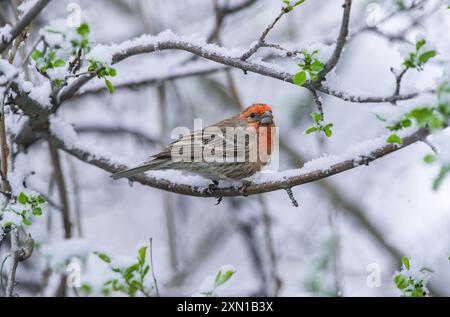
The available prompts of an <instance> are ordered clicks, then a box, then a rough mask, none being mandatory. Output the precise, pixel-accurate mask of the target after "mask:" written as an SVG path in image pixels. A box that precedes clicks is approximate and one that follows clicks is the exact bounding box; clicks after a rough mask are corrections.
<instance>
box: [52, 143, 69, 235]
mask: <svg viewBox="0 0 450 317" xmlns="http://www.w3.org/2000/svg"><path fill="white" fill-rule="evenodd" d="M48 147H49V151H50V157H51V160H52V163H53V170H54V175H55V180H56V185H57V186H58V193H59V199H60V203H61V207H62V219H63V228H64V238H66V239H69V238H71V237H72V224H71V222H70V210H69V200H68V198H67V190H66V183H65V180H64V174H63V171H62V166H61V159H60V157H59V153H58V148H57V147H56V146H55V144H53V142H52V140H49V142H48Z"/></svg>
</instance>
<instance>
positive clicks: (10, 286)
mask: <svg viewBox="0 0 450 317" xmlns="http://www.w3.org/2000/svg"><path fill="white" fill-rule="evenodd" d="M10 236H11V250H10V253H9V259H10V262H11V263H10V266H9V273H8V283H7V284H6V297H12V296H13V295H14V287H15V286H16V271H17V267H18V265H19V260H20V252H21V249H20V246H19V232H18V231H17V228H12V229H11V232H10Z"/></svg>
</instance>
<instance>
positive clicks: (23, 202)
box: [17, 192, 29, 205]
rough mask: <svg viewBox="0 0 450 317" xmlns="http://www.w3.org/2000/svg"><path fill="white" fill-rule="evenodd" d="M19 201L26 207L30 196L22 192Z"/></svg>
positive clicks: (18, 197)
mask: <svg viewBox="0 0 450 317" xmlns="http://www.w3.org/2000/svg"><path fill="white" fill-rule="evenodd" d="M17 201H18V202H19V203H21V204H22V205H25V204H27V203H28V202H29V199H28V196H27V195H25V193H24V192H20V194H19V196H17Z"/></svg>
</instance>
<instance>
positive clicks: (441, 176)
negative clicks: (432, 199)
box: [433, 165, 450, 191]
mask: <svg viewBox="0 0 450 317" xmlns="http://www.w3.org/2000/svg"><path fill="white" fill-rule="evenodd" d="M449 173H450V165H444V166H443V167H442V168H441V170H440V171H439V175H438V176H437V177H436V179H435V180H434V181H433V190H434V191H437V190H438V189H439V188H440V187H441V185H442V183H443V182H444V179H445V177H446V176H447V175H448V174H449Z"/></svg>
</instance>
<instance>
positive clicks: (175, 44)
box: [57, 30, 421, 104]
mask: <svg viewBox="0 0 450 317" xmlns="http://www.w3.org/2000/svg"><path fill="white" fill-rule="evenodd" d="M163 50H182V51H187V52H190V53H192V54H194V55H197V56H199V57H202V58H204V59H207V60H211V61H213V62H216V63H219V64H223V65H225V66H229V67H232V68H237V69H241V70H243V71H245V72H251V73H255V74H259V75H262V76H267V77H271V78H275V79H278V80H282V81H284V82H287V83H291V84H294V82H293V76H294V74H293V73H290V72H289V71H287V70H286V69H284V68H283V67H281V66H279V65H276V64H272V63H267V62H263V61H261V60H259V59H252V58H249V59H247V60H243V59H242V54H244V52H245V50H242V49H228V48H224V47H220V46H217V45H215V44H209V43H206V42H205V40H204V39H199V38H196V37H192V36H179V35H177V34H174V33H173V32H171V31H169V30H168V31H165V32H163V33H161V34H159V35H157V36H151V35H142V36H141V37H139V38H137V39H133V40H128V41H125V42H123V43H121V44H112V45H98V46H96V47H95V48H94V49H93V51H92V52H91V54H90V56H91V57H92V58H95V59H97V60H100V61H102V62H105V63H107V64H108V63H109V64H116V63H118V62H120V61H123V60H125V59H127V58H130V57H133V56H136V55H140V54H148V53H154V52H159V51H163ZM94 77H95V74H87V75H84V76H81V77H79V78H77V79H75V80H74V81H72V82H71V83H70V84H69V85H68V86H67V87H65V88H64V89H63V90H62V91H61V93H60V94H59V96H58V99H57V103H58V104H61V103H63V102H64V101H66V100H68V99H70V98H72V97H73V96H74V95H75V94H77V92H78V91H79V90H80V89H81V87H82V86H84V85H85V84H86V83H87V82H89V81H90V80H91V79H93V78H94ZM316 86H317V85H314V84H312V83H311V82H307V83H305V84H304V85H303V87H305V88H308V89H315V90H317V91H319V92H322V93H325V94H328V95H331V96H334V97H337V98H340V99H343V100H345V101H350V102H358V103H381V102H392V101H398V100H407V99H412V98H415V97H417V96H418V95H419V94H421V92H415V93H409V94H405V95H393V96H392V95H389V96H354V95H352V94H350V93H347V92H343V91H338V90H336V89H332V88H329V87H327V86H325V85H319V86H318V87H316Z"/></svg>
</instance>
